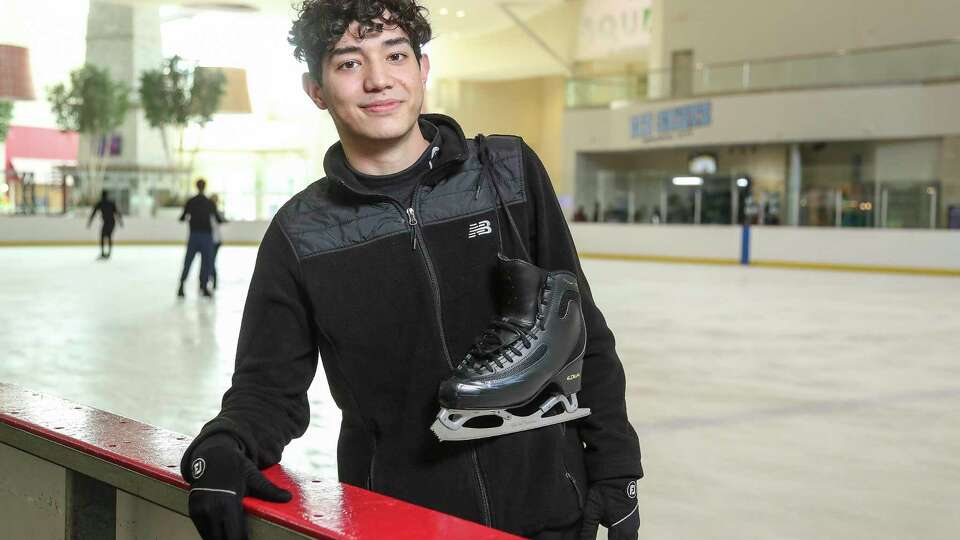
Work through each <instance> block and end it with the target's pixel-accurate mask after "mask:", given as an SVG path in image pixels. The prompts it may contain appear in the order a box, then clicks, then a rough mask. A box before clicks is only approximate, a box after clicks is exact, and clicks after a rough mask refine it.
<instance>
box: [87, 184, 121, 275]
mask: <svg viewBox="0 0 960 540" xmlns="http://www.w3.org/2000/svg"><path fill="white" fill-rule="evenodd" d="M97 212H100V220H101V223H102V225H101V226H100V258H101V259H109V258H110V254H111V253H112V252H113V229H114V227H115V226H116V224H117V222H120V226H121V227H123V216H122V215H120V210H118V209H117V205H116V204H114V203H113V201H111V200H110V194H109V193H107V190H103V191H102V192H101V193H100V200H99V201H98V202H97V204H96V206H94V207H93V211H92V212H90V218H89V219H88V220H87V228H88V229H89V228H90V224H91V223H93V218H94V216H96V215H97Z"/></svg>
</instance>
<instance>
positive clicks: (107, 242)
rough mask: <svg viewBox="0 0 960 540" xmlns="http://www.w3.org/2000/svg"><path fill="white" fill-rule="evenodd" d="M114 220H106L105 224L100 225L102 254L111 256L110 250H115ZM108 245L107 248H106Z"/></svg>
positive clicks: (102, 255)
mask: <svg viewBox="0 0 960 540" xmlns="http://www.w3.org/2000/svg"><path fill="white" fill-rule="evenodd" d="M113 227H114V223H113V222H108V221H104V222H103V226H101V227H100V256H101V257H109V256H110V252H111V251H113ZM104 246H106V248H107V249H106V250H104V249H103V248H104Z"/></svg>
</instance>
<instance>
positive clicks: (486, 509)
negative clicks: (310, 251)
mask: <svg viewBox="0 0 960 540" xmlns="http://www.w3.org/2000/svg"><path fill="white" fill-rule="evenodd" d="M419 200H420V190H419V188H418V189H417V190H416V191H414V192H413V202H412V206H411V207H410V208H407V216H408V218H409V219H408V220H407V224H408V225H410V227H412V228H413V249H414V250H416V249H417V239H418V238H419V239H420V245H421V249H420V253H421V254H422V255H423V262H424V264H425V265H426V267H427V275H428V276H429V277H430V285H431V286H432V287H433V293H434V295H433V299H434V307H435V308H436V314H437V325H438V326H439V327H440V343H441V345H442V346H443V356H444V358H446V360H447V365H448V366H449V367H450V369H453V362H452V360H451V358H450V351H449V350H448V349H447V336H446V333H445V332H444V330H443V314H442V312H441V305H440V281H439V280H438V279H437V275H436V272H435V271H434V268H433V263H432V262H431V261H430V253H428V252H427V246H426V243H425V242H424V241H423V238H422V237H421V235H422V234H423V232H422V230H421V228H420V222H419V221H417V211H416V209H415V208H416V207H417V206H418V205H417V203H418V202H419ZM470 453H471V457H472V458H473V470H474V472H475V473H476V476H477V487H478V488H479V490H480V505H481V508H480V510H481V512H482V514H483V524H484V525H486V526H487V527H492V526H493V521H492V519H491V518H490V501H489V500H488V499H487V487H486V485H484V482H483V474H482V473H481V472H480V458H479V457H478V456H477V447H476V446H475V445H474V446H473V447H472V448H471V450H470Z"/></svg>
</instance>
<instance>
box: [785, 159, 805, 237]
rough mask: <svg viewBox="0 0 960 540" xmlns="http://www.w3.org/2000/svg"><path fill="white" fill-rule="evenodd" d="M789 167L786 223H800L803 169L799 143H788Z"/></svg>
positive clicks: (795, 224) (794, 224) (793, 224)
mask: <svg viewBox="0 0 960 540" xmlns="http://www.w3.org/2000/svg"><path fill="white" fill-rule="evenodd" d="M789 167H790V169H789V171H788V174H787V225H792V226H794V227H795V226H797V225H799V224H800V181H801V178H802V176H803V169H802V164H801V158H800V145H799V144H797V143H793V144H791V145H790V165H789Z"/></svg>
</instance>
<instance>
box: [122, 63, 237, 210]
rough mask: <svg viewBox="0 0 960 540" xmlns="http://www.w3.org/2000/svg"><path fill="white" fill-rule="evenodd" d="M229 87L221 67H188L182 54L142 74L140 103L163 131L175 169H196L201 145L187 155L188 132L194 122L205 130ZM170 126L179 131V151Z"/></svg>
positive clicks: (185, 182)
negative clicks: (195, 165)
mask: <svg viewBox="0 0 960 540" xmlns="http://www.w3.org/2000/svg"><path fill="white" fill-rule="evenodd" d="M225 86H226V76H224V74H223V73H222V72H220V71H219V70H209V69H198V68H197V67H196V66H185V65H184V62H183V59H182V58H180V57H179V56H173V57H170V58H167V59H165V60H164V61H163V63H162V64H161V65H160V67H159V68H158V69H153V70H147V71H144V72H143V73H141V75H140V90H139V93H140V104H141V106H142V107H143V111H144V115H145V116H146V118H147V122H149V124H150V126H151V127H153V128H156V129H159V130H160V137H161V140H162V141H163V150H164V153H165V154H166V156H167V161H168V163H169V164H170V167H171V169H173V170H186V171H190V170H192V169H193V160H194V158H195V157H196V152H197V148H194V149H193V151H191V152H190V155H189V157H188V156H187V153H186V152H184V148H183V145H184V133H185V131H186V129H187V126H188V125H190V124H192V123H193V124H197V125H199V126H200V128H201V129H202V128H203V127H204V126H206V124H207V123H208V122H210V120H211V119H212V118H213V114H214V113H215V112H216V111H217V109H218V107H219V105H220V99H221V98H222V97H223V94H224V91H225V90H226V88H225ZM168 128H173V129H175V130H176V143H177V146H176V153H175V154H174V152H173V149H172V148H171V144H170V142H171V141H170V139H169V136H168V133H167V129H168ZM184 180H185V181H184V185H183V187H184V189H185V191H184V193H183V194H184V195H185V194H186V192H187V191H189V176H188V177H186V178H185V179H184ZM171 200H173V201H176V200H178V199H177V198H172V199H171Z"/></svg>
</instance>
